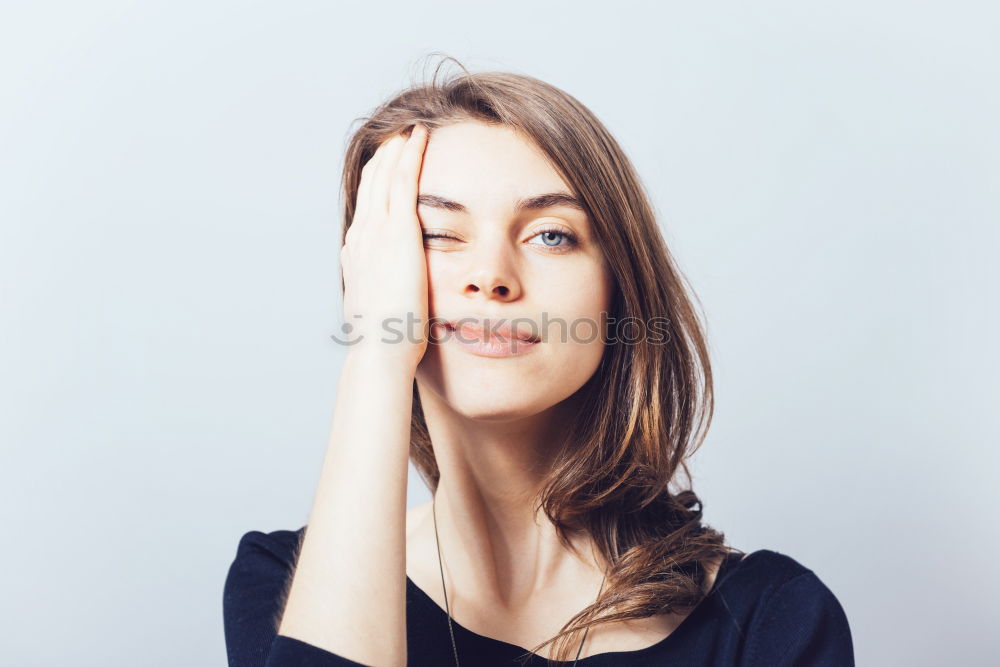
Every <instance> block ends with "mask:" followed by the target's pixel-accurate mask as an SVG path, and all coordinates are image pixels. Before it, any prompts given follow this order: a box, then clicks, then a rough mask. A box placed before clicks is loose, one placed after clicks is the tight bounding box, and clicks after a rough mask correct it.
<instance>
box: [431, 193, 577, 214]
mask: <svg viewBox="0 0 1000 667" xmlns="http://www.w3.org/2000/svg"><path fill="white" fill-rule="evenodd" d="M420 205H423V206H430V207H432V208H441V209H444V210H446V211H454V212H456V213H468V212H469V209H468V208H466V207H465V206H463V205H462V204H459V203H458V202H457V201H452V200H450V199H445V198H444V197H439V196H438V195H417V206H420ZM555 206H568V207H570V208H575V209H576V210H578V211H581V212H586V211H585V209H584V208H583V204H582V203H581V202H580V200H579V199H577V198H576V197H574V196H573V195H571V194H569V193H568V192H547V193H545V194H541V195H534V196H533V197H525V198H523V199H519V200H517V202H516V203H515V204H514V210H515V211H517V212H518V213H520V212H521V211H538V210H541V209H546V208H553V207H555Z"/></svg>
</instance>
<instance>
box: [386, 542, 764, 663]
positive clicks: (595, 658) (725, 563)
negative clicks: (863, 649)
mask: <svg viewBox="0 0 1000 667" xmlns="http://www.w3.org/2000/svg"><path fill="white" fill-rule="evenodd" d="M749 555H750V554H746V553H743V552H730V553H728V554H726V557H725V558H723V560H722V563H721V565H720V566H719V571H718V572H717V573H716V575H715V580H714V581H713V582H712V587H711V588H710V589H709V591H708V593H707V594H706V595H705V597H704V598H702V600H701V602H699V603H698V604H697V605H696V606H695V608H694V609H692V610H691V612H690V613H689V614H688V615H687V616H685V617H684V619H683V620H682V621H681V622H680V623H679V624H678V625H677V627H676V628H674V629H673V631H671V633H670V634H668V635H667V636H666V637H664V638H663V639H661V640H660V641H658V642H656V643H655V644H651V645H649V646H646V647H645V648H639V649H634V650H632V651H605V652H604V653H594V654H592V655H588V656H586V657H583V658H580V660H579V661H578V662H577V664H578V665H583V664H587V665H590V664H594V665H596V664H597V663H599V662H601V661H604V660H607V659H610V658H637V657H641V656H645V655H648V654H650V653H655V652H657V651H661V650H663V649H664V648H665V647H666V646H668V645H673V644H674V643H675V642H676V641H678V640H676V639H674V637H676V636H677V635H678V633H680V632H681V631H682V629H684V628H687V627H688V626H690V625H692V623H691V622H690V621H691V619H692V618H695V617H697V616H700V615H701V614H703V613H704V609H705V607H706V604H705V602H706V601H707V600H709V599H710V598H711V597H712V596H713V595H715V593H716V591H718V589H719V588H720V587H721V585H722V580H723V577H724V575H726V574H727V573H729V572H730V571H731V570H732V569H733V568H734V567H736V566H738V565H739V564H740V563H742V562H743V561H744V560H746V558H745V557H749ZM406 582H407V585H408V586H410V587H412V588H413V589H414V591H415V592H416V593H417V594H418V595H419V596H420V598H421V599H422V600H423V601H424V604H425V605H430V606H431V607H432V608H433V609H435V610H436V613H437V614H439V615H440V616H442V617H444V619H445V622H446V623H447V617H448V612H447V611H445V610H444V609H443V608H441V606H440V605H438V603H437V602H435V601H434V598H432V597H431V596H430V595H428V594H427V593H426V592H425V591H424V590H423V589H422V588H420V587H419V586H417V584H416V583H414V581H413V580H412V579H410V577H409V575H407V577H406ZM451 623H452V626H453V627H454V628H455V631H456V632H457V633H460V634H466V635H468V636H469V637H472V638H473V639H474V640H476V641H479V642H480V643H491V644H495V645H500V646H503V647H505V648H506V649H508V650H518V651H520V652H521V653H522V654H530V659H531V661H532V662H533V663H535V664H545V663H546V662H547V660H546V658H544V657H543V656H540V655H537V654H535V653H531V652H530V651H529V650H528V649H526V648H524V647H522V646H518V645H517V644H511V643H510V642H505V641H503V640H501V639H495V638H493V637H487V636H486V635H481V634H479V633H478V632H473V631H472V630H470V629H469V628H467V627H465V626H463V625H462V624H461V623H459V622H458V621H456V620H455V619H454V618H452V619H451ZM554 662H556V664H571V663H559V662H557V661H554Z"/></svg>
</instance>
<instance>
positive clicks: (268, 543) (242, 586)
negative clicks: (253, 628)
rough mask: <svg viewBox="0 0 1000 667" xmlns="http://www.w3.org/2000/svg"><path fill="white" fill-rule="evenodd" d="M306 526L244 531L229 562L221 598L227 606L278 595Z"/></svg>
mask: <svg viewBox="0 0 1000 667" xmlns="http://www.w3.org/2000/svg"><path fill="white" fill-rule="evenodd" d="M304 533H305V526H303V527H302V528H299V529H298V530H274V531H270V532H263V531H259V530H251V531H248V532H246V533H244V534H243V536H242V537H241V538H240V539H239V543H238V544H237V546H236V554H235V555H234V556H233V560H232V562H231V563H230V565H229V571H228V573H227V574H226V582H225V586H224V590H223V597H224V600H225V603H226V605H227V607H228V606H229V605H230V604H231V603H232V604H240V605H242V604H244V603H247V602H249V601H251V600H253V601H254V602H262V601H264V600H265V599H266V598H268V597H273V596H279V597H280V594H281V593H282V589H283V587H284V585H285V583H286V580H287V579H288V578H289V577H288V575H289V574H290V573H291V571H292V570H293V569H294V568H295V561H296V559H297V558H298V553H299V549H300V548H301V545H302V537H303V535H304Z"/></svg>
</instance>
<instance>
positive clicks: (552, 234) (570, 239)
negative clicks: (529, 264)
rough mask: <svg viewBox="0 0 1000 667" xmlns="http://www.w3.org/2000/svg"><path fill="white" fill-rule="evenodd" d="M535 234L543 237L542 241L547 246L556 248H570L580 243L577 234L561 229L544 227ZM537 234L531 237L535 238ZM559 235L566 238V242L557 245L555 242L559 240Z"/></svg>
mask: <svg viewBox="0 0 1000 667" xmlns="http://www.w3.org/2000/svg"><path fill="white" fill-rule="evenodd" d="M535 236H541V237H543V241H542V243H544V244H545V246H546V247H549V248H555V249H557V250H569V249H570V248H572V247H573V246H575V245H577V243H578V239H577V238H576V235H575V234H571V233H570V232H564V231H562V230H561V229H543V230H542V231H540V232H538V233H537V234H535ZM535 236H533V237H531V238H535ZM559 237H562V238H564V239H565V240H566V242H565V243H562V244H559V245H557V244H556V243H555V242H556V241H558V240H559ZM549 241H553V243H549Z"/></svg>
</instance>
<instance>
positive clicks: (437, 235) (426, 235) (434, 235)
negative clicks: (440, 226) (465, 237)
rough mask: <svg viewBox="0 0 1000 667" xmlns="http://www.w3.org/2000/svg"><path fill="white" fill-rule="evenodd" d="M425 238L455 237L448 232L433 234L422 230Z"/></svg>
mask: <svg viewBox="0 0 1000 667" xmlns="http://www.w3.org/2000/svg"><path fill="white" fill-rule="evenodd" d="M424 238H425V239H456V240H457V237H455V236H451V235H449V234H434V233H431V232H424Z"/></svg>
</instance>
